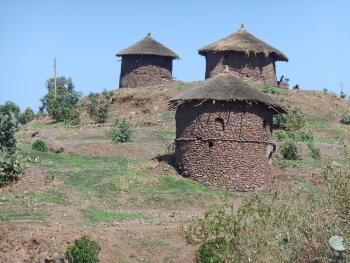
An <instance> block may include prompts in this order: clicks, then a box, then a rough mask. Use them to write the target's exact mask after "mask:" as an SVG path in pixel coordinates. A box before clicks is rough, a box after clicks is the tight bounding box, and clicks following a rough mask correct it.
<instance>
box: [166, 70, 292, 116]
mask: <svg viewBox="0 0 350 263" xmlns="http://www.w3.org/2000/svg"><path fill="white" fill-rule="evenodd" d="M190 101H197V102H199V103H201V102H203V101H217V102H219V101H226V102H227V101H245V102H247V103H252V102H253V103H262V104H265V105H266V106H267V107H270V108H271V109H273V110H275V111H276V112H278V113H285V112H286V110H285V109H284V108H283V107H282V105H281V104H280V103H279V102H277V101H276V100H274V99H273V98H272V97H270V96H269V95H267V94H265V93H263V92H261V91H259V90H258V89H256V88H253V87H251V86H250V85H249V84H247V83H246V82H244V81H242V80H240V79H238V78H237V77H235V76H234V75H232V74H231V73H228V72H225V73H220V74H218V75H216V76H215V77H213V78H210V79H207V80H205V81H203V82H202V83H200V84H199V85H198V87H196V88H194V89H192V90H189V91H187V92H184V93H181V94H179V95H177V96H175V97H174V98H172V99H170V100H169V108H171V109H174V108H177V107H178V106H179V105H181V104H183V103H186V102H190Z"/></svg>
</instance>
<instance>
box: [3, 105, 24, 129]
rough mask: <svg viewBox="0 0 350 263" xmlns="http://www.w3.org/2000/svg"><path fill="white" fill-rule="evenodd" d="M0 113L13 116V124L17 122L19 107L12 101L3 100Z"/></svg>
mask: <svg viewBox="0 0 350 263" xmlns="http://www.w3.org/2000/svg"><path fill="white" fill-rule="evenodd" d="M0 114H2V115H8V116H11V117H12V118H14V122H15V125H16V127H17V124H18V122H19V114H20V108H19V107H18V106H17V105H16V104H15V103H13V102H12V101H7V102H5V104H4V105H0Z"/></svg>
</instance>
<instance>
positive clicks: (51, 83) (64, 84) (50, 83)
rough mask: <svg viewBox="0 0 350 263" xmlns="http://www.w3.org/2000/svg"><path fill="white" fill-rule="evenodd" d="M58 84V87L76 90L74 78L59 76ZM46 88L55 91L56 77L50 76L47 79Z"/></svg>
mask: <svg viewBox="0 0 350 263" xmlns="http://www.w3.org/2000/svg"><path fill="white" fill-rule="evenodd" d="M56 86H57V88H58V87H60V88H66V89H68V90H69V91H73V90H74V84H73V81H72V79H71V78H70V77H69V78H67V79H66V78H65V77H63V76H62V77H57V78H56ZM46 88H47V90H48V91H53V90H55V79H54V78H50V79H48V80H47V81H46Z"/></svg>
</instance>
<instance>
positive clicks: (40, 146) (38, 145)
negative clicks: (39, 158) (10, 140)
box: [32, 140, 47, 152]
mask: <svg viewBox="0 0 350 263" xmlns="http://www.w3.org/2000/svg"><path fill="white" fill-rule="evenodd" d="M32 149H33V150H35V151H39V152H47V146H46V143H45V142H44V141H42V140H36V141H35V142H34V143H33V145H32Z"/></svg>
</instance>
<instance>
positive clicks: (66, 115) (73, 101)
mask: <svg viewBox="0 0 350 263" xmlns="http://www.w3.org/2000/svg"><path fill="white" fill-rule="evenodd" d="M61 78H64V77H61ZM61 78H60V79H61ZM64 80H65V79H64ZM67 83H68V84H67ZM51 86H52V81H51V79H49V80H48V84H47V87H48V93H47V94H46V95H45V96H44V97H43V98H42V99H41V102H42V107H41V110H46V111H47V113H48V114H49V116H50V117H51V118H53V119H54V120H56V121H64V122H65V123H66V124H78V123H79V114H78V112H77V110H76V108H77V104H78V102H79V98H80V94H79V93H78V92H75V91H74V86H73V83H72V82H71V79H70V78H69V79H68V80H65V81H63V80H62V81H59V82H58V83H57V90H56V92H55V90H54V89H53V88H52V87H51Z"/></svg>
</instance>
